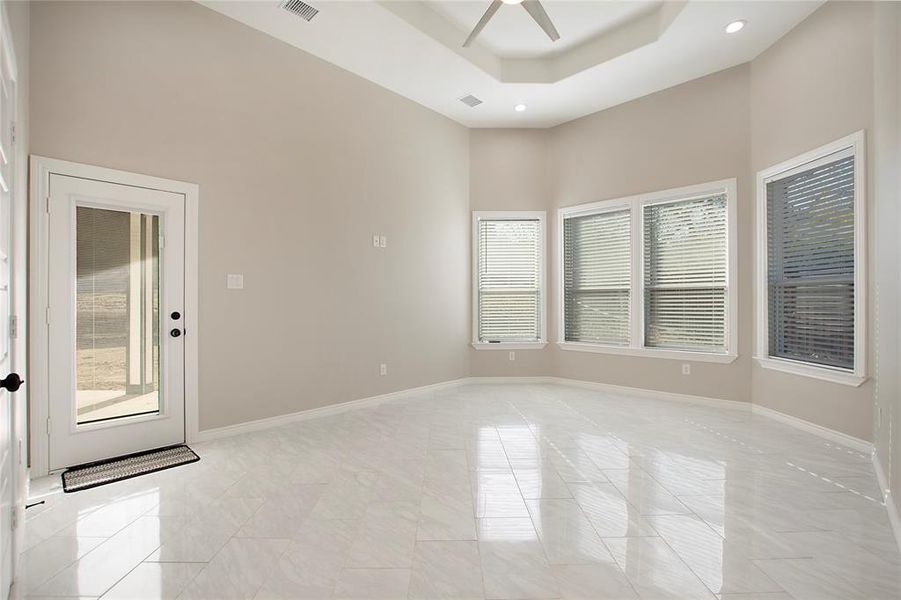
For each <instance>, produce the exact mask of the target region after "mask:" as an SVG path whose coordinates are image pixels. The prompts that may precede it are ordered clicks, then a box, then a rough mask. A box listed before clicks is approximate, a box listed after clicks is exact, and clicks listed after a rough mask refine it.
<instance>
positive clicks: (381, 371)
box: [379, 363, 388, 375]
mask: <svg viewBox="0 0 901 600" xmlns="http://www.w3.org/2000/svg"><path fill="white" fill-rule="evenodd" d="M387 374H388V365H386V364H385V363H382V364H380V365H379V375H387Z"/></svg>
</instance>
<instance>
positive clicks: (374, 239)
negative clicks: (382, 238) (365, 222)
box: [372, 233, 379, 248]
mask: <svg viewBox="0 0 901 600" xmlns="http://www.w3.org/2000/svg"><path fill="white" fill-rule="evenodd" d="M372 247H373V248H378V247H379V235H378V234H377V233H375V234H373V235H372Z"/></svg>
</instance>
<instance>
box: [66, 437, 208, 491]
mask: <svg viewBox="0 0 901 600" xmlns="http://www.w3.org/2000/svg"><path fill="white" fill-rule="evenodd" d="M198 460H200V457H199V456H197V455H196V454H194V451H193V450H191V449H190V448H188V447H187V446H186V445H184V444H179V445H177V446H166V447H165V448H157V449H155V450H147V451H144V452H136V453H135V454H128V455H126V456H119V457H117V458H108V459H106V460H98V461H95V462H91V463H86V464H83V465H78V466H75V467H69V468H68V469H66V470H65V471H63V491H64V492H67V493H68V492H77V491H79V490H86V489H88V488H92V487H97V486H98V485H105V484H107V483H112V482H114V481H121V480H123V479H131V478H132V477H137V476H139V475H146V474H147V473H154V472H156V471H162V470H163V469H171V468H172V467H177V466H179V465H186V464H188V463H192V462H197V461H198Z"/></svg>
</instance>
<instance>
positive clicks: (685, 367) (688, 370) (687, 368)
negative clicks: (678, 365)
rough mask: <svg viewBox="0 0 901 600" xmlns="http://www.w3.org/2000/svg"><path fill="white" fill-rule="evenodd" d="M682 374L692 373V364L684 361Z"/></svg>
mask: <svg viewBox="0 0 901 600" xmlns="http://www.w3.org/2000/svg"><path fill="white" fill-rule="evenodd" d="M682 374H683V375H691V365H690V364H689V363H682Z"/></svg>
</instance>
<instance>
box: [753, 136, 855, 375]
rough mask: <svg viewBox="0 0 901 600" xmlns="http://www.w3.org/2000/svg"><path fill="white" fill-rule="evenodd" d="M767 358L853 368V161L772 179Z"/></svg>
mask: <svg viewBox="0 0 901 600" xmlns="http://www.w3.org/2000/svg"><path fill="white" fill-rule="evenodd" d="M766 193H767V198H766V200H767V304H768V306H767V308H768V337H769V355H770V356H774V357H779V358H785V359H789V360H797V361H803V362H807V363H814V364H818V365H825V366H829V367H838V368H842V369H849V370H850V369H853V368H854V337H855V331H854V294H855V290H854V275H855V273H854V243H855V240H854V226H855V223H854V156H853V154H852V153H851V151H850V150H849V151H846V152H843V153H841V154H839V155H835V156H832V157H830V158H829V159H826V160H821V161H819V162H818V163H816V164H812V165H810V166H808V167H806V168H803V169H801V170H797V169H796V170H795V171H794V172H792V173H790V174H789V175H786V176H783V177H781V178H779V179H776V180H773V181H768V182H767V184H766Z"/></svg>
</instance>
